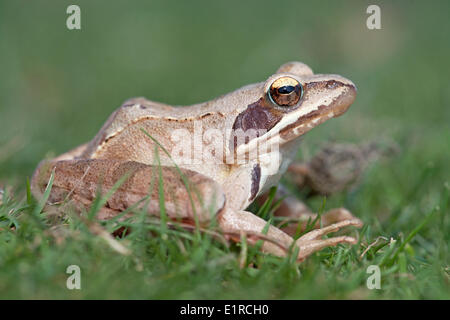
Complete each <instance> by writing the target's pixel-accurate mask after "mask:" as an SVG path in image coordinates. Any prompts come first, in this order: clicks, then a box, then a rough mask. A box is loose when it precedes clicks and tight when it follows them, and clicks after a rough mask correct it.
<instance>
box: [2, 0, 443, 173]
mask: <svg viewBox="0 0 450 320" xmlns="http://www.w3.org/2000/svg"><path fill="white" fill-rule="evenodd" d="M72 3H74V2H73V1H42V0H40V1H4V0H2V1H0V57H1V58H0V73H1V77H0V128H1V135H0V148H1V149H0V150H1V152H0V177H1V179H2V180H3V181H4V180H7V181H8V182H11V179H15V178H18V179H19V181H23V178H24V177H25V176H27V175H30V174H31V173H32V171H33V169H34V167H35V166H36V164H37V162H38V161H39V160H40V159H42V158H43V157H44V156H46V155H48V154H49V152H51V153H53V154H59V153H61V152H64V151H67V150H68V149H70V148H72V147H74V146H76V145H78V144H80V143H83V142H85V141H88V140H90V139H91V138H92V137H93V136H94V134H95V133H96V132H97V131H98V130H99V128H100V126H101V125H102V123H103V122H104V121H105V119H106V118H107V117H108V116H109V114H110V113H111V112H112V111H113V110H114V109H115V108H117V107H118V106H120V104H121V103H122V102H123V101H124V100H125V99H128V98H130V97H134V96H145V97H147V98H149V99H151V100H156V101H161V102H166V103H169V104H176V105H185V104H192V103H196V102H201V101H205V100H209V99H212V98H214V97H216V96H218V95H220V94H223V93H226V92H229V91H231V90H233V89H236V88H238V87H240V86H243V85H246V84H249V83H254V82H259V81H264V80H265V79H266V78H267V77H268V76H269V75H271V74H272V73H273V72H274V71H275V70H276V69H277V68H278V66H279V65H281V64H283V63H285V62H287V61H290V60H299V61H303V62H305V63H307V64H308V65H310V66H311V67H312V68H313V70H314V71H315V72H319V73H337V74H341V75H343V76H346V77H348V78H350V79H351V80H353V81H354V82H355V83H356V85H357V86H358V89H359V92H358V98H357V101H356V102H355V104H354V105H353V107H352V108H351V109H350V111H349V112H348V113H347V114H346V115H345V117H342V118H340V119H336V120H334V121H331V122H329V123H327V124H326V125H324V126H321V127H320V128H317V129H316V130H314V131H315V132H312V133H311V134H310V136H311V137H310V140H311V141H315V139H316V137H317V141H322V140H323V139H324V138H330V137H331V138H336V139H339V140H342V139H344V140H349V139H353V140H362V139H365V138H367V139H375V140H376V139H379V138H380V137H381V136H387V137H391V138H392V137H393V138H397V139H406V140H411V139H418V140H419V141H418V142H417V143H412V144H409V145H408V148H414V147H417V146H419V147H420V148H426V150H424V160H426V159H427V158H429V160H433V159H434V158H435V157H440V156H443V155H442V154H443V153H445V152H447V155H448V150H447V149H448V142H449V140H448V138H449V132H448V122H449V119H450V117H449V115H450V108H449V101H450V90H449V89H448V88H449V87H448V86H449V81H448V75H449V74H450V72H449V71H450V70H449V67H450V62H449V57H450V41H449V33H448V32H449V29H450V22H449V19H448V12H449V11H450V10H449V9H450V5H449V2H448V1H433V2H432V3H425V2H423V1H396V2H395V3H392V2H391V1H386V2H382V1H377V2H376V3H377V4H378V5H380V7H381V19H382V29H381V30H368V29H367V27H366V19H367V17H368V14H366V8H367V6H368V4H372V2H366V1H339V2H338V1H317V2H313V1H298V0H297V1H266V2H263V1H100V0H96V1H75V3H76V4H78V5H79V6H80V8H81V19H82V20H81V25H82V29H81V30H73V31H72V30H68V29H67V28H66V19H67V16H68V15H67V14H66V8H67V6H68V5H69V4H72ZM355 132H356V134H355ZM429 152H432V153H433V155H430V154H429ZM434 153H436V154H434Z"/></svg>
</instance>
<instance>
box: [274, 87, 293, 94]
mask: <svg viewBox="0 0 450 320" xmlns="http://www.w3.org/2000/svg"><path fill="white" fill-rule="evenodd" d="M292 91H294V87H293V86H282V87H280V88H278V93H280V94H289V93H291V92H292Z"/></svg>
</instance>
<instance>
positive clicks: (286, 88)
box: [269, 77, 303, 107]
mask: <svg viewBox="0 0 450 320" xmlns="http://www.w3.org/2000/svg"><path fill="white" fill-rule="evenodd" d="M302 91H303V87H302V85H301V84H300V82H298V81H297V80H295V79H294V78H291V77H281V78H278V79H277V80H275V81H274V82H273V83H272V85H271V86H270V89H269V96H270V98H271V99H272V101H273V102H274V103H276V104H277V105H278V106H280V107H292V106H294V105H296V104H297V103H298V101H299V100H300V98H301V97H302Z"/></svg>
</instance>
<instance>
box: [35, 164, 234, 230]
mask: <svg viewBox="0 0 450 320" xmlns="http://www.w3.org/2000/svg"><path fill="white" fill-rule="evenodd" d="M52 170H55V171H54V172H55V175H54V182H53V187H52V190H51V193H50V197H49V201H48V202H50V203H59V202H65V201H71V200H72V202H74V203H75V204H76V205H81V206H82V207H83V206H84V207H85V208H86V209H88V208H89V207H90V205H91V204H92V203H93V201H94V199H95V197H97V196H98V195H99V191H101V193H100V194H101V195H102V196H105V195H106V194H107V193H108V191H110V190H111V188H113V187H114V186H118V188H117V190H116V191H115V192H113V193H112V195H111V196H110V197H109V198H108V199H107V201H106V203H105V205H104V207H102V208H100V210H99V211H98V215H97V218H98V219H102V220H105V219H109V218H111V217H113V216H115V215H117V214H119V213H120V212H122V211H124V210H127V209H133V208H137V209H145V210H146V211H147V212H148V213H149V215H155V216H159V215H160V213H161V211H162V207H161V204H162V203H164V209H165V212H166V214H167V217H168V218H169V219H172V220H177V219H181V220H191V221H195V220H196V219H198V221H199V222H200V223H205V222H208V221H209V220H211V216H212V215H215V214H216V213H217V212H218V211H219V210H220V209H222V208H223V207H224V205H225V196H224V193H223V192H222V189H221V187H220V185H218V184H217V183H216V182H214V181H213V180H211V179H209V178H208V177H206V176H204V175H202V174H199V173H196V172H194V171H190V170H185V169H180V171H178V170H176V168H174V167H165V166H151V165H145V164H142V163H138V162H133V161H128V162H122V161H120V160H109V159H87V160H86V159H80V160H64V161H56V162H50V163H48V164H46V165H42V166H41V167H40V168H39V170H38V171H39V172H38V173H37V174H36V175H35V176H34V177H33V181H32V185H33V189H34V190H35V194H42V193H43V190H44V189H45V188H46V186H47V182H48V178H49V177H50V174H51V172H52ZM180 172H181V175H183V176H184V178H185V180H183V178H182V176H181V175H180ZM161 180H162V181H161ZM160 181H161V182H162V184H160V183H159V182H160ZM186 181H187V183H188V185H187V187H186V185H185V182H186ZM120 182H122V183H121V184H120ZM160 187H162V189H161V190H160ZM161 200H163V201H161Z"/></svg>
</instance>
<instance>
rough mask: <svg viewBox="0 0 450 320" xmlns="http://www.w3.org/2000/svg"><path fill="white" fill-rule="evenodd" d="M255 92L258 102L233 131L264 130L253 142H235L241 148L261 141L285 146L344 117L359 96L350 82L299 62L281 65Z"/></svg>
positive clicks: (235, 122)
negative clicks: (319, 71)
mask: <svg viewBox="0 0 450 320" xmlns="http://www.w3.org/2000/svg"><path fill="white" fill-rule="evenodd" d="M252 90H255V91H257V93H256V92H255V95H253V96H254V97H255V96H256V97H259V99H258V100H257V101H256V102H253V103H250V104H249V105H248V106H247V107H246V108H245V109H244V110H241V112H240V114H239V115H238V116H237V117H236V120H235V121H234V124H233V129H234V130H238V129H242V130H243V131H246V130H249V129H256V130H261V129H262V130H263V134H258V135H257V136H256V137H255V139H251V140H252V141H249V139H247V140H245V141H244V140H242V143H236V141H237V140H235V147H238V149H239V148H240V147H242V148H243V149H247V150H248V148H250V149H251V148H252V146H251V145H256V144H257V143H259V141H261V140H265V141H271V142H272V143H276V144H278V145H280V146H282V145H283V144H286V143H287V142H289V141H292V140H294V139H296V138H298V137H300V136H302V135H303V134H304V133H306V132H308V131H309V130H311V129H312V128H314V127H316V126H318V125H319V124H321V123H323V122H325V121H326V120H328V119H331V118H334V117H337V116H340V115H341V114H343V113H344V112H345V111H346V110H347V109H348V107H349V106H350V105H351V104H352V103H353V101H354V100H355V96H356V87H355V85H354V84H353V82H351V81H350V80H348V79H346V78H344V77H341V76H339V75H332V74H314V73H313V72H312V70H311V69H310V68H309V67H308V66H307V65H305V64H303V63H300V62H289V63H286V64H284V65H282V66H281V67H280V68H279V69H278V70H277V72H276V73H275V74H274V75H272V76H270V77H269V79H267V81H266V82H264V83H261V84H258V85H256V86H254V87H253V88H252ZM241 144H243V145H242V146H241ZM242 151H244V150H242Z"/></svg>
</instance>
